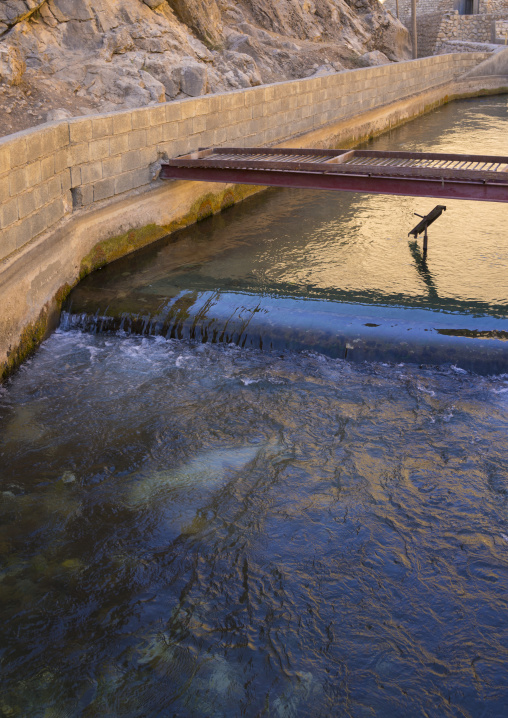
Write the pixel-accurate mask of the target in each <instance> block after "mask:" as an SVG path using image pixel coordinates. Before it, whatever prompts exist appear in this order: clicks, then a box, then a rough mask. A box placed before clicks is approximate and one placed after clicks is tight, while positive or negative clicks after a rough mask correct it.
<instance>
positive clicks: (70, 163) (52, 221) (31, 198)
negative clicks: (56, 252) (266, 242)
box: [0, 53, 483, 261]
mask: <svg viewBox="0 0 508 718" xmlns="http://www.w3.org/2000/svg"><path fill="white" fill-rule="evenodd" d="M481 59H483V55H475V54H473V53H471V54H465V55H449V56H440V57H432V58H426V59H424V60H419V61H416V62H405V63H396V64H389V65H383V66H380V67H374V68H365V69H360V70H354V71H349V72H342V73H337V74H334V75H327V76H324V77H319V78H314V79H307V80H298V81H294V82H287V83H279V84H275V85H268V86H264V87H259V88H254V89H250V90H242V91H237V92H231V93H228V94H224V95H208V96H205V97H202V98H197V99H189V100H183V101H180V102H172V103H167V104H163V105H159V106H154V107H147V108H143V109H139V110H133V111H128V112H119V113H113V114H110V115H101V116H94V117H90V118H80V119H75V120H70V121H69V120H64V121H60V122H57V123H53V124H50V125H46V126H43V127H37V128H34V129H32V130H29V131H25V132H21V133H17V134H16V135H11V136H8V137H4V138H2V139H0V261H1V260H2V259H3V258H5V257H7V256H8V255H10V254H11V253H15V252H17V251H18V252H19V250H20V249H21V248H22V247H23V246H24V245H26V244H28V243H29V242H32V241H33V240H34V239H36V238H37V237H38V236H40V235H41V234H42V233H44V232H47V231H48V230H51V229H53V228H55V227H56V226H57V225H58V224H59V223H61V222H62V220H64V219H65V218H69V217H71V216H72V215H73V214H76V213H79V212H80V211H82V210H83V209H90V208H93V207H94V206H95V207H100V206H101V205H102V204H103V203H104V202H107V201H112V200H114V199H117V198H118V199H121V197H122V196H124V195H126V194H128V193H129V192H132V191H135V190H142V189H146V188H149V187H150V185H151V184H152V185H154V186H156V184H157V180H156V178H157V173H158V163H159V162H160V161H161V160H162V159H164V158H165V157H176V156H178V155H182V154H185V153H188V152H191V151H193V150H196V149H198V148H200V147H212V146H253V147H254V146H260V145H267V144H273V143H277V142H282V141H283V140H287V139H288V138H291V137H295V136H297V135H299V134H302V133H307V132H310V131H312V130H313V129H316V128H319V127H322V126H324V125H327V124H330V123H334V122H338V121H340V120H343V119H347V118H351V117H354V116H355V115H359V114H361V113H362V112H366V111H368V110H372V109H375V108H376V107H380V106H383V105H386V104H389V103H390V102H394V101H397V100H400V99H402V98H404V97H408V96H411V95H415V94H417V93H421V92H423V91H425V90H427V89H429V88H432V87H437V86H439V85H441V84H444V83H446V82H449V81H451V80H452V79H453V78H455V77H457V76H460V75H461V74H463V73H465V72H466V71H467V70H468V69H470V68H472V67H473V66H475V65H476V64H478V62H480V60H481Z"/></svg>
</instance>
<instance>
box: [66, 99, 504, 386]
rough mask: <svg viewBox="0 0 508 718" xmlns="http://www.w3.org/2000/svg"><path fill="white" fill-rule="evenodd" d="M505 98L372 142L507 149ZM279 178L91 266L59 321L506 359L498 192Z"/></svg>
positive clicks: (436, 116) (320, 347)
mask: <svg viewBox="0 0 508 718" xmlns="http://www.w3.org/2000/svg"><path fill="white" fill-rule="evenodd" d="M506 116H507V112H506V98H504V97H501V98H487V99H485V100H482V101H475V102H463V103H455V104H452V105H449V106H447V107H444V108H442V109H440V110H439V111H437V112H434V113H432V114H430V115H428V116H426V117H423V118H421V119H419V120H418V121H417V122H413V123H410V124H408V125H405V126H403V127H401V128H398V129H397V130H395V131H393V132H391V133H390V134H389V135H387V136H384V137H382V138H379V139H377V140H376V141H375V143H374V144H373V145H372V146H373V147H374V148H375V149H386V148H390V149H398V148H404V149H410V150H415V151H422V150H425V151H432V150H434V151H440V152H463V153H464V152H471V151H478V152H479V151H480V150H481V152H484V153H490V154H504V155H507V156H508V137H507V135H506V132H505V129H506ZM435 205H436V200H432V199H418V198H414V197H397V196H391V197H390V196H380V195H364V194H349V193H346V192H319V191H314V192H311V191H306V190H293V191H289V190H273V191H270V192H267V193H264V194H263V195H260V196H258V197H255V198H251V199H250V200H248V201H246V202H244V203H243V204H241V205H238V206H236V207H233V208H232V209H230V210H229V211H227V212H225V213H223V214H222V215H220V216H217V217H215V218H214V219H213V220H208V221H206V222H203V223H200V224H199V225H197V226H193V227H190V228H188V229H186V230H184V231H183V232H180V233H178V234H177V235H173V236H171V237H169V238H168V239H167V240H164V241H162V242H160V243H159V244H157V245H156V246H150V247H148V248H147V249H146V250H144V251H143V252H139V253H137V254H136V255H134V256H133V257H126V258H125V259H123V260H121V261H119V262H115V263H113V264H111V265H109V266H108V267H105V268H104V269H102V270H101V271H100V272H97V273H96V274H94V275H91V276H89V277H88V278H87V279H86V280H85V281H84V282H82V283H81V285H80V286H79V287H78V288H77V289H76V290H75V291H74V292H73V293H72V294H71V297H70V300H69V302H68V304H67V306H66V314H65V326H68V327H74V328H81V329H86V330H87V331H90V330H91V331H106V330H109V331H116V330H117V329H119V328H122V329H124V330H128V331H132V332H136V333H142V334H145V335H146V334H152V335H161V336H165V337H178V338H194V339H198V340H202V341H213V342H217V341H224V342H226V343H228V342H234V343H237V344H239V345H240V346H247V347H263V348H264V349H266V348H272V349H279V350H287V349H305V348H307V349H314V350H315V351H319V352H321V353H325V354H327V355H328V356H331V357H343V358H346V357H347V359H348V360H356V361H364V360H376V359H381V360H384V361H411V362H418V363H425V364H443V363H449V364H456V365H459V366H461V367H463V368H465V369H471V370H473V371H475V372H479V373H483V374H489V373H499V372H502V371H507V370H508V341H507V340H508V279H507V274H508V273H507V266H508V242H507V241H506V232H505V230H504V228H505V227H506V226H507V223H508V207H507V205H506V204H504V203H492V202H471V201H458V200H454V201H448V202H447V203H446V206H447V209H446V211H445V212H444V213H443V215H442V216H441V217H440V218H439V220H438V221H437V222H436V223H435V224H433V225H432V226H431V227H430V230H429V235H430V239H429V252H428V255H427V256H426V257H425V256H424V255H423V253H422V248H421V244H422V242H421V240H420V241H419V242H416V241H414V239H409V238H408V232H409V231H410V230H411V229H412V228H413V227H414V226H415V224H416V223H417V222H418V221H419V218H416V217H415V216H414V213H415V212H417V213H419V214H426V213H427V212H429V211H430V210H431V209H432V208H433V207H434V206H435Z"/></svg>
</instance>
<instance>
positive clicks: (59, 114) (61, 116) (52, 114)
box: [46, 107, 72, 122]
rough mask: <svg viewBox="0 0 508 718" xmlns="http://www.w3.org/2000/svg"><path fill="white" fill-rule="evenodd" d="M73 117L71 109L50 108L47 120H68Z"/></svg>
mask: <svg viewBox="0 0 508 718" xmlns="http://www.w3.org/2000/svg"><path fill="white" fill-rule="evenodd" d="M69 117H72V113H71V112H69V110H66V109H64V108H63V107H59V108H58V109H56V110H50V111H49V112H48V113H47V115H46V122H55V121H56V120H67V119H68V118H69Z"/></svg>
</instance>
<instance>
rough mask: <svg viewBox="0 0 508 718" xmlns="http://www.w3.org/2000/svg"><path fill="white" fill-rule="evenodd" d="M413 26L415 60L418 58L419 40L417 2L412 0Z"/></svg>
mask: <svg viewBox="0 0 508 718" xmlns="http://www.w3.org/2000/svg"><path fill="white" fill-rule="evenodd" d="M411 25H412V27H413V60H416V59H417V57H418V38H417V33H416V0H411Z"/></svg>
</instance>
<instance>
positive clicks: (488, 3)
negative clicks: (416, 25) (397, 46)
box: [384, 0, 508, 24]
mask: <svg viewBox="0 0 508 718" xmlns="http://www.w3.org/2000/svg"><path fill="white" fill-rule="evenodd" d="M464 5H465V3H464V0H416V13H417V15H427V14H429V13H437V12H438V13H441V14H443V13H445V12H452V11H454V10H457V11H462V9H463V7H464ZM384 7H385V8H386V9H387V10H390V12H391V13H392V15H394V16H395V14H396V7H397V4H396V0H385V2H384ZM473 8H474V12H475V13H476V14H480V15H483V14H486V13H498V14H503V13H504V14H508V0H475V3H474V5H473ZM399 18H400V20H401V21H402V22H403V23H406V24H407V23H408V22H409V21H410V19H411V0H399Z"/></svg>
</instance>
